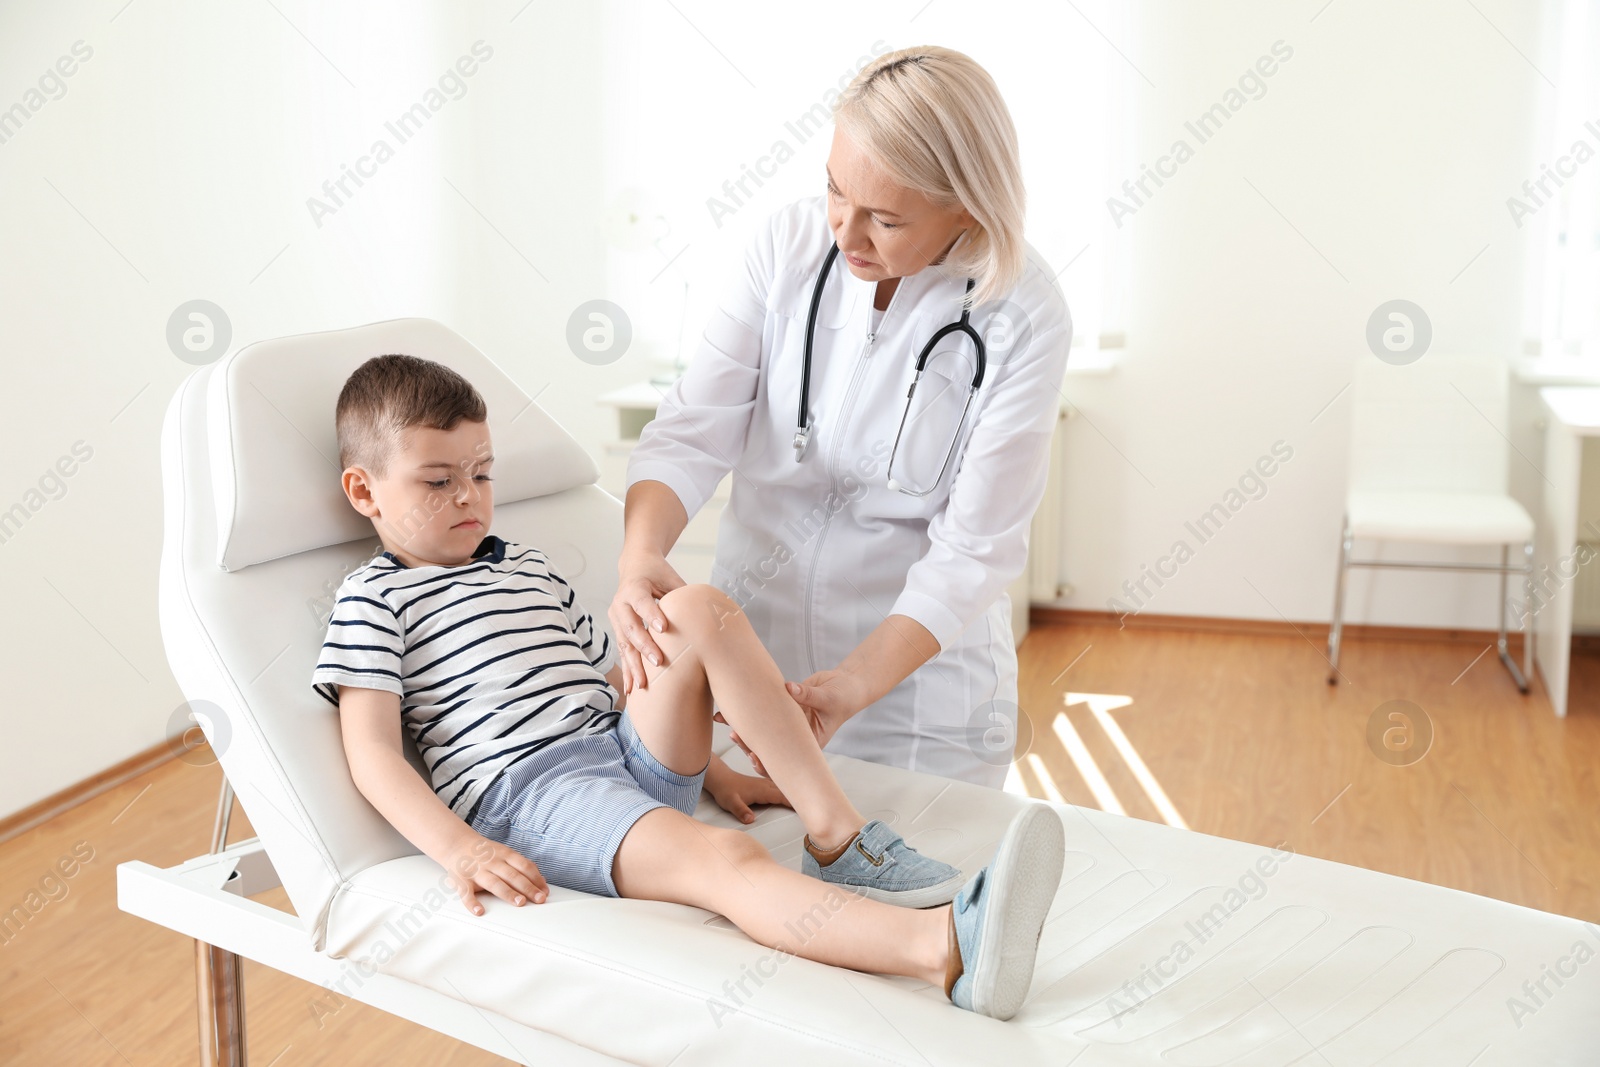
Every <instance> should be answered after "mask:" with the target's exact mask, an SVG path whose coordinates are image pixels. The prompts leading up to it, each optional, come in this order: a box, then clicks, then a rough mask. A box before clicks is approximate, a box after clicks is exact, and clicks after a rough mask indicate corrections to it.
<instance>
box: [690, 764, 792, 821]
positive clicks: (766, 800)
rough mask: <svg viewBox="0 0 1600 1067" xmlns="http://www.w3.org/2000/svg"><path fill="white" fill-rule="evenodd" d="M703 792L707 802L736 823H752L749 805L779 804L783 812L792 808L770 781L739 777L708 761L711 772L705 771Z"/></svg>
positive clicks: (740, 775) (752, 817)
mask: <svg viewBox="0 0 1600 1067" xmlns="http://www.w3.org/2000/svg"><path fill="white" fill-rule="evenodd" d="M719 767H720V769H718V768H719ZM706 791H707V792H709V793H710V794H711V799H712V800H715V801H716V802H717V806H718V807H719V808H721V809H722V810H723V811H725V812H727V813H728V814H730V815H732V816H733V817H734V818H735V819H738V820H739V821H740V822H754V821H755V817H756V816H755V812H753V811H751V810H750V805H752V804H782V805H783V806H784V807H786V808H792V807H794V805H793V804H790V803H789V798H788V797H786V796H784V795H783V792H782V791H781V790H779V789H778V786H777V783H776V782H774V781H773V780H772V779H771V778H759V777H757V776H755V775H753V774H740V773H739V772H738V771H736V770H734V769H733V768H732V767H729V766H728V765H727V764H725V763H723V762H722V761H721V760H719V759H715V758H713V759H712V761H711V770H708V771H706Z"/></svg>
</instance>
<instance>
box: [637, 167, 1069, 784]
mask: <svg viewBox="0 0 1600 1067" xmlns="http://www.w3.org/2000/svg"><path fill="white" fill-rule="evenodd" d="M832 243H833V235H832V232H831V231H830V230H829V228H828V223H827V213H826V205H825V204H824V202H823V198H822V197H820V196H818V197H812V198H809V199H805V200H800V201H797V202H796V203H793V204H790V205H788V206H787V207H785V208H783V209H781V210H779V211H777V212H776V213H774V214H773V215H772V216H771V217H770V218H769V219H768V224H767V225H766V226H765V227H763V228H762V229H761V230H760V231H759V232H758V233H757V235H756V237H755V239H754V240H753V241H752V242H751V244H750V246H749V248H748V251H747V253H746V256H745V263H744V269H743V271H742V272H739V273H738V275H737V281H736V282H735V284H734V285H733V286H732V287H731V289H730V291H729V292H728V293H727V295H726V296H725V298H724V299H723V300H722V301H721V303H720V306H719V308H718V309H717V311H716V312H715V313H713V315H712V317H711V321H710V322H709V323H708V325H707V326H706V329H705V333H704V336H703V337H702V339H701V341H700V343H699V346H698V348H697V350H696V352H695V354H694V357H693V359H692V360H691V361H690V363H689V367H688V370H687V371H686V372H685V373H684V374H683V376H682V377H681V378H679V379H678V380H677V381H676V382H675V383H674V384H673V385H672V386H671V387H670V388H669V389H667V390H666V393H665V395H664V396H663V398H662V400H661V403H660V405H659V408H658V410H657V414H656V418H655V419H654V421H652V422H651V423H650V424H649V425H648V426H647V427H646V428H645V430H644V432H643V434H642V435H641V437H640V440H639V444H638V446H637V447H636V448H635V449H634V451H633V454H632V456H631V458H630V460H629V463H628V475H627V484H628V486H629V487H632V485H633V484H634V483H635V482H639V481H643V480H654V481H659V482H662V483H664V484H666V485H667V486H668V487H669V488H670V489H672V491H673V492H674V493H675V494H676V495H677V496H678V499H679V500H680V501H682V503H683V507H684V510H685V511H686V512H687V513H688V514H689V515H690V516H691V517H692V516H693V515H694V514H695V513H696V512H698V511H699V509H700V507H701V506H702V505H703V504H704V503H705V502H706V501H707V500H708V499H709V498H710V497H711V495H712V493H713V492H714V491H715V490H716V487H717V485H718V484H719V483H720V482H721V480H722V478H723V476H724V475H726V474H727V473H728V471H729V470H730V469H731V470H732V471H733V481H732V488H731V493H730V496H729V501H728V506H727V507H726V508H725V509H724V511H723V514H722V519H721V525H720V526H719V527H718V531H717V547H716V556H715V560H714V562H713V565H712V571H711V580H712V583H713V584H714V585H716V586H717V587H718V588H720V589H722V590H723V591H724V592H726V593H728V594H729V595H730V596H732V597H733V599H734V600H735V601H737V602H738V603H739V604H740V605H741V607H742V608H743V609H744V611H745V613H746V614H747V615H748V617H749V619H750V622H751V624H752V625H753V626H754V628H755V631H756V633H757V634H758V635H760V637H761V640H762V641H763V642H764V643H765V644H766V647H767V650H768V651H769V652H770V653H771V654H772V657H773V659H774V660H776V661H777V664H778V666H779V667H780V668H781V669H782V671H783V674H784V677H785V678H787V679H789V680H791V681H803V680H805V679H806V678H807V677H808V676H809V675H811V674H813V673H815V672H816V671H819V670H826V669H830V668H834V667H837V666H839V664H840V663H841V662H842V661H843V660H844V658H845V656H847V655H848V654H849V653H850V652H851V650H852V649H854V648H855V647H856V645H858V644H859V643H860V642H861V640H862V639H863V638H865V637H866V636H867V634H869V633H870V632H871V631H872V630H873V629H875V628H876V627H877V626H878V625H879V624H880V623H882V622H883V621H884V619H885V617H887V616H889V615H893V614H899V615H905V616H909V617H910V618H912V619H915V620H916V621H917V622H919V623H921V624H922V625H923V626H925V627H927V629H928V630H929V632H931V633H932V634H933V636H934V637H935V638H936V639H937V640H938V642H939V647H940V651H939V653H938V654H937V655H936V656H934V657H933V658H932V659H930V660H929V661H928V662H927V663H925V664H924V665H923V666H921V667H919V668H918V669H917V670H916V671H914V672H912V674H911V675H910V676H909V677H907V678H906V679H905V680H904V681H902V682H901V683H900V684H899V685H898V686H896V687H895V688H894V689H893V690H892V691H891V692H889V693H888V694H887V695H885V696H884V697H883V698H882V699H880V700H879V701H877V702H876V703H874V704H873V705H871V706H869V707H867V708H865V709H863V710H862V711H861V712H860V713H859V714H857V715H856V716H855V717H854V718H852V719H851V720H850V721H848V722H846V723H845V724H844V725H843V726H842V727H841V728H840V729H839V731H838V733H837V734H836V735H835V736H834V737H833V739H832V740H831V741H830V743H829V745H828V751H830V752H838V753H843V754H846V755H850V756H855V757H858V758H860V759H866V760H872V761H875V762H878V763H884V764H889V765H892V766H897V767H906V768H909V769H912V770H918V771H925V772H929V773H933V774H940V775H945V776H947V777H951V778H958V779H962V780H965V781H972V782H977V783H980V784H984V785H989V786H993V787H996V788H998V787H999V786H1000V785H1002V784H1003V783H1004V781H1005V775H1006V769H1007V767H1008V766H1009V764H1010V760H1011V755H1012V751H1011V749H1012V743H1013V740H1014V739H1015V737H1016V714H1017V660H1016V649H1015V644H1014V639H1013V636H1012V631H1011V603H1010V599H1009V597H1008V596H1007V594H1006V587H1007V586H1008V585H1009V584H1010V583H1011V582H1012V581H1013V580H1014V579H1015V578H1016V576H1017V575H1018V574H1019V573H1021V571H1022V568H1023V565H1024V563H1025V562H1026V558H1027V549H1028V527H1029V523H1030V522H1031V520H1032V517H1033V513H1034V510H1035V509H1036V508H1037V506H1038V503H1039V500H1040V498H1041V496H1042V495H1043V493H1044V486H1045V477H1046V474H1047V469H1048V455H1049V452H1048V450H1049V443H1050V439H1051V435H1052V434H1053V433H1054V430H1055V425H1056V419H1057V412H1058V410H1059V405H1060V401H1061V394H1060V391H1059V388H1060V385H1061V380H1062V374H1063V371H1064V369H1065V366H1066V359H1067V350H1068V348H1069V346H1070V345H1071V341H1072V321H1071V317H1070V315H1069V314H1068V311H1067V306H1066V302H1065V301H1064V300H1063V298H1062V296H1061V291H1060V289H1059V288H1058V287H1057V286H1056V284H1055V281H1054V278H1053V276H1052V274H1051V273H1050V272H1049V271H1048V270H1047V269H1046V268H1045V267H1044V265H1043V261H1042V260H1041V259H1040V258H1039V257H1038V255H1037V254H1036V253H1035V252H1034V250H1033V249H1032V247H1031V246H1030V247H1029V248H1028V250H1027V252H1028V257H1027V265H1026V269H1025V272H1024V274H1023V276H1022V280H1021V281H1020V283H1019V284H1018V285H1017V286H1016V288H1015V289H1014V290H1013V291H1012V292H1011V293H1010V294H1008V295H1007V297H1006V298H1005V299H1004V300H1003V301H995V302H992V303H990V304H985V305H981V306H980V307H978V308H976V309H974V311H973V313H972V316H971V322H972V325H973V327H974V328H976V329H977V330H978V332H979V334H980V335H982V336H984V337H985V339H986V341H987V342H988V349H989V352H988V367H987V371H986V374H985V376H984V379H983V382H982V385H981V387H980V389H979V391H978V394H977V396H976V398H974V400H973V402H972V407H971V409H970V411H968V413H967V418H966V423H965V425H964V426H963V427H962V429H961V434H960V437H959V438H958V439H957V449H956V454H955V456H954V457H953V458H952V459H951V461H950V465H949V469H948V470H946V471H945V472H944V475H943V477H942V478H939V479H938V480H937V482H936V483H935V482H934V479H935V476H937V475H938V473H939V468H940V465H941V464H942V463H943V461H944V456H945V452H946V450H947V449H948V447H949V443H950V441H951V439H952V433H953V431H954V429H955V427H956V425H957V421H958V419H959V417H960V413H961V407H962V405H963V404H964V403H965V402H966V398H967V392H968V386H969V384H970V382H971V380H972V373H973V366H974V362H975V360H974V355H973V347H972V342H971V340H970V339H969V338H966V337H965V335H964V334H961V333H959V332H955V333H952V334H949V335H946V337H945V338H944V339H943V340H942V341H941V342H940V343H939V345H938V346H936V347H935V349H934V352H933V353H932V354H931V355H930V357H929V360H928V365H927V368H926V371H925V373H924V375H923V379H922V382H921V384H920V385H918V387H917V395H916V400H915V404H914V406H913V408H912V415H911V417H910V418H909V419H908V420H907V423H906V427H905V431H904V435H903V437H902V440H901V444H900V448H899V452H898V454H897V455H896V457H895V469H894V475H895V478H896V479H897V480H898V481H899V482H901V483H903V484H905V483H909V484H911V485H912V486H913V487H915V488H917V489H923V488H926V487H927V486H928V485H929V484H934V486H935V487H934V489H933V491H932V492H931V493H929V494H928V495H927V496H924V497H920V498H919V497H914V496H908V495H906V494H904V493H901V492H897V491H895V490H893V489H890V488H889V487H888V486H887V484H886V481H887V476H888V474H887V465H888V458H889V453H890V448H891V445H892V443H893V441H894V437H895V429H896V426H897V425H898V424H899V422H900V419H901V415H902V412H903V411H904V410H905V405H906V391H907V388H908V387H909V385H910V384H911V380H912V377H913V371H914V366H915V362H916V357H917V354H918V352H920V351H921V350H922V347H923V345H925V344H926V343H927V341H928V339H929V338H931V337H932V336H933V335H934V333H935V332H937V331H938V329H939V328H940V327H942V326H944V325H945V324H946V323H949V322H951V321H954V320H956V319H959V318H960V314H961V309H960V301H961V297H962V294H963V292H964V291H965V288H966V278H965V277H963V276H956V275H954V274H951V273H950V272H947V271H945V270H943V269H942V268H941V267H939V266H929V267H926V268H924V269H923V270H921V271H919V272H917V273H916V274H913V275H909V276H907V277H904V278H902V279H901V280H900V283H899V285H898V287H897V288H896V290H895V293H894V297H893V300H892V301H891V303H890V304H889V306H888V308H887V310H886V311H885V312H884V313H883V316H882V320H881V322H880V323H879V325H878V327H877V329H876V332H875V334H874V333H873V329H872V305H873V299H874V295H875V292H876V286H877V283H875V282H868V281H861V280H859V279H857V278H856V277H855V276H854V275H853V274H851V273H850V269H849V266H848V265H847V264H846V263H845V262H844V257H843V254H842V253H841V254H840V256H839V258H838V259H837V260H836V261H835V262H834V265H833V269H832V270H831V271H830V272H829V275H828V281H827V285H826V287H825V288H824V289H823V294H822V300H821V304H820V307H819V310H818V314H817V325H816V334H815V340H814V345H813V357H812V367H811V399H810V413H811V415H810V417H811V423H812V432H811V442H810V447H809V449H808V451H807V452H806V455H805V458H804V459H803V460H801V461H800V462H798V463H797V462H795V453H794V449H793V444H792V442H793V438H794V432H795V421H796V414H797V407H798V402H799V392H800V368H801V362H802V357H803V350H804V344H805V331H806V316H807V310H808V308H809V306H810V300H811V294H812V290H813V287H814V286H815V284H816V278H817V273H818V271H819V270H820V269H821V267H822V261H823V258H824V257H825V255H826V254H827V251H828V249H829V247H831V245H832ZM869 337H870V341H869ZM1045 549H1046V551H1053V550H1054V546H1045Z"/></svg>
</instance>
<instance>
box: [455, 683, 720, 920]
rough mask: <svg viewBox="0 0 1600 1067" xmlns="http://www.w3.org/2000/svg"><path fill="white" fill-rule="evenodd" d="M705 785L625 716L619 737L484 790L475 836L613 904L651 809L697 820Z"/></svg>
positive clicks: (543, 758)
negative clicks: (660, 754) (634, 832)
mask: <svg viewBox="0 0 1600 1067" xmlns="http://www.w3.org/2000/svg"><path fill="white" fill-rule="evenodd" d="M710 765H711V764H710V760H709V759H708V760H707V762H706V766H707V767H710ZM705 777H706V772H705V770H704V769H702V770H701V771H700V773H699V774H693V775H684V774H676V773H674V772H673V771H669V770H668V769H667V768H666V767H664V766H662V765H661V763H660V761H658V760H657V759H656V758H655V757H654V756H652V755H651V754H650V750H649V749H647V748H645V747H644V742H643V741H641V740H640V739H639V734H638V733H637V732H636V731H635V730H634V728H633V720H632V719H630V718H629V717H628V713H627V712H626V711H624V712H623V713H622V717H621V719H619V720H618V722H617V726H616V729H614V730H607V731H605V732H604V733H597V734H587V735H584V736H577V737H566V738H563V739H561V740H560V741H557V742H555V743H554V744H552V745H550V746H548V747H546V748H543V749H541V750H539V751H538V752H535V753H534V754H533V755H531V756H528V757H526V758H524V759H521V760H518V761H517V762H516V763H513V764H512V765H511V766H510V767H509V768H507V769H506V771H505V772H504V773H502V774H501V775H500V776H499V777H497V778H496V779H495V780H494V781H493V782H491V783H490V784H489V788H488V789H486V790H484V793H483V797H482V799H480V800H479V802H478V810H477V812H476V813H475V814H474V815H473V817H472V828H473V829H474V830H476V831H477V832H478V833H480V834H482V835H483V836H484V837H487V838H488V839H489V840H491V841H498V842H499V843H500V844H502V845H507V846H509V847H511V848H514V849H516V850H517V851H518V852H520V853H522V854H523V855H524V856H526V857H528V858H529V859H531V860H532V861H533V862H534V863H537V864H538V865H539V872H540V873H541V874H543V875H544V877H545V880H546V881H547V882H549V883H550V884H552V885H559V886H563V887H565V888H567V889H580V890H582V891H583V892H585V893H594V894H597V895H599V896H608V897H614V896H617V895H618V894H617V886H616V883H615V882H613V881H612V880H611V863H612V861H613V860H614V859H615V858H616V855H617V849H618V847H620V846H621V844H622V839H623V837H624V836H625V835H626V834H627V832H628V831H629V830H630V829H632V827H633V824H634V823H635V822H637V821H638V819H639V816H641V815H643V814H644V813H645V812H647V811H649V810H651V809H652V808H676V809H678V810H679V811H681V812H683V813H684V814H685V815H690V816H692V815H693V814H694V809H695V807H696V806H697V805H698V804H699V803H700V789H701V786H702V785H703V784H704V783H705Z"/></svg>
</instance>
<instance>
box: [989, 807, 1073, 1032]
mask: <svg viewBox="0 0 1600 1067" xmlns="http://www.w3.org/2000/svg"><path fill="white" fill-rule="evenodd" d="M1066 852H1067V849H1066V834H1065V832H1064V831H1063V830H1062V827H1061V817H1060V816H1059V815H1057V814H1056V813H1055V811H1054V810H1053V809H1051V808H1050V807H1049V806H1048V805H1046V804H1030V805H1029V806H1028V807H1026V808H1024V809H1023V810H1022V811H1020V812H1018V813H1017V815H1016V818H1014V819H1012V820H1011V825H1010V826H1009V827H1007V829H1006V835H1005V837H1004V838H1003V839H1002V840H1001V842H1000V849H999V851H998V852H996V854H995V858H994V862H993V863H991V864H990V865H989V878H990V886H989V889H988V891H987V897H988V899H987V900H986V901H985V903H984V911H985V913H986V914H985V915H984V922H983V943H982V944H980V945H979V946H978V958H977V959H976V960H975V961H974V965H973V967H972V984H973V986H972V1008H973V1010H974V1011H976V1012H978V1013H979V1014H982V1015H987V1016H989V1017H991V1018H994V1019H1000V1020H1005V1019H1009V1018H1011V1017H1012V1016H1013V1015H1015V1014H1016V1013H1017V1011H1018V1010H1019V1009H1020V1008H1021V1007H1022V1002H1023V1001H1024V1000H1026V999H1027V996H1028V987H1029V986H1030V985H1032V984H1033V965H1034V960H1035V959H1036V958H1037V956H1038V954H1039V934H1040V931H1042V930H1043V929H1044V920H1045V916H1046V915H1047V914H1048V913H1049V911H1050V905H1051V903H1052V902H1053V901H1054V900H1055V897H1056V889H1057V888H1058V887H1059V886H1060V883H1061V866H1062V864H1063V863H1064V862H1065V861H1066Z"/></svg>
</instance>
